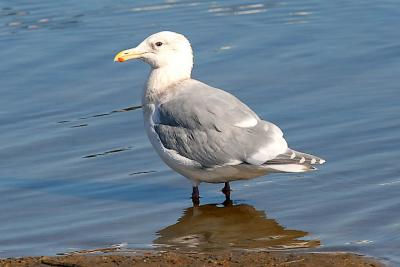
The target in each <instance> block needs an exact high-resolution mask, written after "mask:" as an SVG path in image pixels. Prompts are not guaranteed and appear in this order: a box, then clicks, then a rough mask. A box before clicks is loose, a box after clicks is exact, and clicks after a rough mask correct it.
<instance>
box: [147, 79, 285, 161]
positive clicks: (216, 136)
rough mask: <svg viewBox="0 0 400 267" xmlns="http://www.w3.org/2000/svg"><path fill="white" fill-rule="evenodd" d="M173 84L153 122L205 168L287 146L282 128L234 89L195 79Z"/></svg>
mask: <svg viewBox="0 0 400 267" xmlns="http://www.w3.org/2000/svg"><path fill="white" fill-rule="evenodd" d="M173 90H174V92H175V93H174V97H171V98H170V99H169V100H168V101H166V102H164V103H162V104H160V105H159V106H158V107H157V116H156V117H157V119H156V120H155V125H154V129H155V131H156V133H157V134H158V136H159V139H160V141H161V143H162V144H163V145H164V147H165V148H167V149H172V150H174V151H176V152H177V153H178V154H180V155H181V156H184V157H186V158H189V159H191V160H194V161H197V162H198V163H200V164H201V165H202V166H203V167H206V168H210V167H215V166H224V165H237V164H241V163H249V164H254V165H260V164H263V163H264V162H266V161H268V160H271V159H274V158H275V157H276V156H277V155H279V154H282V153H284V152H286V151H287V143H286V141H285V140H284V138H283V137H282V131H281V130H280V129H279V128H278V127H277V126H275V125H274V124H272V123H270V122H266V121H263V120H260V119H259V117H258V116H257V115H256V114H255V113H254V112H253V111H252V110H251V109H250V108H249V107H247V106H246V105H245V104H243V103H242V102H240V100H238V99H237V98H236V97H234V96H233V95H231V94H229V93H227V92H225V91H222V90H219V89H216V88H212V87H210V86H208V85H206V84H203V83H201V82H198V81H195V80H187V81H185V82H183V83H181V84H179V85H177V88H174V89H173Z"/></svg>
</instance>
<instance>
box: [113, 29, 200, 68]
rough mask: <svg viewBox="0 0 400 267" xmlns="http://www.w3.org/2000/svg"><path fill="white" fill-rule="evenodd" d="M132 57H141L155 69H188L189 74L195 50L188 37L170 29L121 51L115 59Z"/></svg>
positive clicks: (121, 59)
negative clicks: (193, 50)
mask: <svg viewBox="0 0 400 267" xmlns="http://www.w3.org/2000/svg"><path fill="white" fill-rule="evenodd" d="M130 59H141V60H143V61H144V62H146V63H148V64H149V65H150V66H151V67H152V68H153V69H158V68H170V67H172V68H178V69H186V70H188V71H189V75H190V72H191V70H192V68H193V52H192V47H191V46H190V43H189V41H188V39H186V37H185V36H183V35H182V34H179V33H175V32H169V31H163V32H158V33H155V34H153V35H150V36H149V37H147V38H146V39H145V40H144V41H143V42H141V43H140V44H139V45H138V46H137V47H135V48H131V49H127V50H124V51H121V52H119V53H118V54H117V55H116V56H115V58H114V61H118V62H124V61H126V60H130Z"/></svg>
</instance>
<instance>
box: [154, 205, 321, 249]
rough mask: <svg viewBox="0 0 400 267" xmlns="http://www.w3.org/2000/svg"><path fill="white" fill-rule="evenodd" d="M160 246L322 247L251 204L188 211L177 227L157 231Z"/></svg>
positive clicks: (317, 242) (157, 242) (208, 247)
mask: <svg viewBox="0 0 400 267" xmlns="http://www.w3.org/2000/svg"><path fill="white" fill-rule="evenodd" d="M157 234H158V235H159V237H158V238H157V239H156V240H154V241H153V242H154V243H155V244H157V245H161V246H166V247H176V248H192V249H193V248H197V249H200V250H211V249H225V248H244V249H255V248H258V249H271V250H276V249H293V248H310V247H316V246H319V244H320V242H319V240H301V239H300V238H302V237H305V236H306V235H307V234H308V233H307V232H304V231H299V230H290V229H285V228H284V227H283V226H281V225H279V223H278V222H277V221H276V220H274V219H268V218H267V217H266V215H265V212H264V211H259V210H256V209H255V208H254V207H253V206H250V205H247V204H239V205H232V204H231V203H229V204H227V205H225V206H220V205H216V204H207V205H202V206H198V207H192V208H188V209H186V210H185V211H184V213H183V216H182V217H181V218H180V219H179V220H178V222H177V223H176V224H174V225H171V226H168V227H166V228H164V229H162V230H160V231H158V232H157Z"/></svg>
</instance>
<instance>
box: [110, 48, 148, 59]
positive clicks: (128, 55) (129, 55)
mask: <svg viewBox="0 0 400 267" xmlns="http://www.w3.org/2000/svg"><path fill="white" fill-rule="evenodd" d="M144 53H145V52H143V51H140V50H139V49H137V48H131V49H127V50H123V51H121V52H119V53H118V54H117V55H115V57H114V62H124V61H127V60H130V59H135V58H140V57H141V56H142V55H143V54H144Z"/></svg>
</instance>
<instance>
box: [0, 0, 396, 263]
mask: <svg viewBox="0 0 400 267" xmlns="http://www.w3.org/2000/svg"><path fill="white" fill-rule="evenodd" d="M399 17H400V8H399V4H398V3H397V1H389V0H388V1H362V2H359V1H352V2H349V1H321V2H316V1H307V0H296V1H295V0H289V1H252V2H248V1H239V0H237V1H229V2H227V1H199V2H196V1H165V2H162V1H127V0H120V1H111V0H102V1H98V0H96V1H94V0H90V1H77V0H71V1H68V2H62V3H61V2H54V1H50V0H47V1H25V2H24V1H18V2H16V1H11V0H9V1H8V0H5V1H2V2H1V3H0V58H1V62H0V95H1V97H0V107H1V108H0V130H1V134H0V257H10V256H25V255H55V254H57V253H65V252H71V251H80V250H84V249H89V250H90V249H102V248H110V247H123V248H125V249H131V248H153V247H158V246H163V245H169V246H177V244H179V246H178V247H180V248H182V249H184V248H188V247H189V249H200V250H201V249H210V248H211V249H212V248H229V247H239V248H240V247H242V248H266V249H270V248H277V247H279V248H280V249H284V248H298V247H305V248H306V250H307V248H308V249H312V250H319V251H352V252H357V253H361V254H366V255H371V256H375V257H379V258H381V259H384V260H388V261H389V262H391V263H393V264H396V263H397V264H399V263H400V250H399V247H400V197H399V193H398V192H399V190H400V167H399V164H398V160H399V156H400V154H399V148H400V116H399V114H400V105H399V102H400V89H399V84H400V76H399V74H398V71H399V69H400V39H399V37H398V26H399V23H398V22H399ZM160 30H173V31H177V32H181V33H183V34H185V35H186V36H187V37H188V38H189V39H190V40H191V43H192V45H193V48H194V50H195V69H194V71H193V76H194V77H195V78H197V79H199V80H202V81H203V82H206V83H208V84H210V85H213V86H216V87H219V88H223V89H225V90H227V91H229V92H231V93H233V94H235V95H236V96H238V97H239V98H240V99H242V100H243V101H244V102H245V103H246V104H248V105H249V106H250V107H252V108H253V109H254V110H255V111H256V112H257V113H258V114H259V115H260V116H261V117H263V118H265V119H267V120H270V121H273V122H275V123H276V124H278V125H279V126H280V127H281V128H282V130H283V131H284V132H285V135H286V138H287V140H288V142H289V144H290V145H291V146H292V147H293V148H295V149H297V150H301V151H306V152H308V153H313V154H316V155H319V156H321V157H323V158H325V159H327V161H328V163H327V164H326V165H324V166H322V167H321V168H320V170H319V171H318V172H313V173H308V174H301V175H293V174H292V175H286V174H280V175H270V176H267V177H262V178H258V179H256V180H252V181H246V182H234V183H233V184H232V187H233V190H234V191H233V192H232V199H233V200H234V206H233V207H227V208H224V207H222V206H221V205H211V204H219V203H221V202H222V201H223V196H222V194H221V192H220V191H219V189H220V187H221V186H218V185H207V184H202V185H201V187H200V190H201V195H202V199H201V201H202V204H203V205H204V206H202V207H200V208H199V210H198V211H202V212H203V213H202V214H203V215H202V216H201V217H196V216H198V215H196V214H198V213H197V212H196V211H195V210H193V209H192V208H191V205H192V204H191V201H190V199H189V195H190V193H191V185H190V183H189V182H188V181H187V180H185V179H184V178H182V177H180V176H179V175H178V174H176V173H174V172H173V171H171V170H170V169H168V168H167V167H166V166H165V165H164V164H163V163H162V162H161V160H160V159H159V158H158V157H157V155H156V154H155V152H154V151H153V150H152V148H151V145H150V143H149V142H148V141H147V137H146V136H145V132H144V130H143V127H142V125H143V121H142V111H141V109H140V108H137V106H139V105H140V99H141V90H142V87H143V84H144V82H145V79H146V75H147V73H148V67H147V66H146V65H145V64H143V63H140V62H136V63H135V62H132V63H130V64H115V63H113V57H114V55H115V53H116V52H118V51H120V50H122V49H126V48H130V47H134V46H136V45H137V44H138V43H139V42H140V41H142V40H143V39H144V38H145V37H147V36H148V35H150V34H151V33H154V32H158V31H160ZM126 108H128V109H126ZM124 109H126V110H124ZM227 211H229V212H227ZM204 214H205V215H204ZM229 214H230V215H229ZM188 216H189V217H188ZM193 216H194V217H193ZM229 216H232V218H236V219H235V220H239V221H238V222H237V224H235V223H233V224H232V220H229V221H227V220H224V218H230V217H229ZM235 216H236V217H235ZM192 217H193V218H194V219H190V218H192ZM188 218H189V220H188ZM196 218H198V219H197V221H196ZM238 218H241V219H238ZM254 218H257V219H254ZM221 220H222V221H221ZM254 220H255V221H254ZM199 221H200V222H204V224H205V225H206V226H207V223H208V222H213V223H211V224H210V227H209V228H208V227H204V225H201V227H198V228H196V227H197V226H198V222H199ZM221 222H222V223H221ZM227 224H228V225H229V227H228V228H227V227H226V225H227ZM195 225H196V227H195ZM255 225H260V229H258V228H257V227H255ZM261 226H262V227H261ZM187 229H192V230H190V231H188V230H187ZM193 229H194V230H193ZM226 229H230V231H228V232H227V233H226V235H224V234H221V232H223V231H225V232H226V231H227V230H226ZM243 232H246V233H247V234H246V235H243V234H238V233H243ZM293 233H294V234H293ZM210 234H211V235H212V234H214V235H215V238H214V239H201V237H204V236H209V235H210ZM258 236H260V237H261V238H263V240H267V239H268V240H278V241H277V242H275V241H274V242H275V243H274V242H266V243H263V242H258V241H257V240H259V239H257V237H258ZM244 237H246V238H247V239H244ZM177 240H178V241H177ZM179 240H181V241H179ZM188 240H189V241H188ZM199 240H200V241H199ZM227 240H228V241H229V242H227ZM248 240H250V241H252V240H253V241H254V242H253V241H252V242H249V241H248ZM188 244H190V246H189V245H188ZM224 244H226V246H225V247H224ZM214 245H215V246H214ZM210 246H211V247H210Z"/></svg>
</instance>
